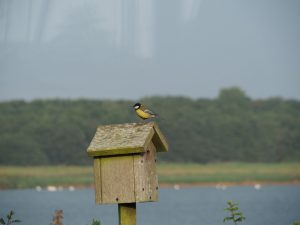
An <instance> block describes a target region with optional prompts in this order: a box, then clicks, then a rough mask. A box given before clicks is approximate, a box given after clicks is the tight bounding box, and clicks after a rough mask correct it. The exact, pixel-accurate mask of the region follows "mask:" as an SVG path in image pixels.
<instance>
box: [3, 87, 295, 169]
mask: <svg viewBox="0 0 300 225" xmlns="http://www.w3.org/2000/svg"><path fill="white" fill-rule="evenodd" d="M138 101H140V102H142V103H144V104H145V105H147V106H149V107H150V108H151V109H153V111H156V112H157V113H159V115H160V118H159V119H157V123H158V124H159V127H160V128H161V130H162V132H163V133H164V134H165V136H166V137H167V140H168V142H169V144H170V152H168V153H167V154H160V155H159V159H160V161H172V162H199V163H208V162H226V161H248V162H282V161H299V160H300V116H299V115H300V101H298V100H284V99H281V98H269V99H255V100H252V99H250V98H249V97H248V96H247V95H246V94H245V93H244V91H242V90H241V89H239V88H237V87H233V88H227V89H223V90H221V91H220V93H219V95H218V97H217V98H215V99H204V98H201V99H191V98H187V97H180V96H179V97H171V96H166V97H161V96H154V97H147V98H143V99H140V100H138ZM134 103H135V102H134V101H130V100H89V99H79V100H62V99H53V100H33V101H30V102H26V101H21V100H18V101H17V100H14V101H8V102H0V155H1V157H0V165H52V164H53V165H58V164H65V165H86V164H90V163H91V161H90V160H91V159H89V158H88V157H87V154H86V149H87V147H88V144H89V143H90V141H91V139H92V137H93V135H94V133H95V131H96V128H97V126H99V125H103V124H114V123H128V122H141V120H140V119H139V118H137V116H136V115H135V113H134V110H133V108H132V105H133V104H134Z"/></svg>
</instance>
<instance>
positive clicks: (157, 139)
mask: <svg viewBox="0 0 300 225" xmlns="http://www.w3.org/2000/svg"><path fill="white" fill-rule="evenodd" d="M150 141H152V142H153V144H154V145H155V147H156V151H157V152H166V151H168V143H167V141H166V139H165V137H164V135H163V134H162V133H161V131H160V130H159V128H158V125H157V124H156V123H155V122H149V123H125V124H114V125H104V126H99V127H98V128H97V131H96V134H95V136H94V138H93V140H92V142H91V143H90V145H89V147H88V149H87V153H88V155H89V156H93V157H97V156H112V155H124V154H133V153H142V152H144V151H146V150H147V147H148V145H149V144H150Z"/></svg>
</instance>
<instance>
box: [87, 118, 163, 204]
mask: <svg viewBox="0 0 300 225" xmlns="http://www.w3.org/2000/svg"><path fill="white" fill-rule="evenodd" d="M167 150H168V144H167V142H166V139H165V137H164V136H163V134H162V133H161V131H160V130H159V128H158V126H157V124H156V123H154V122H150V123H127V124H117V125H105V126H100V127H98V129H97V131H96V134H95V136H94V138H93V140H92V142H91V143H90V145H89V147H88V149H87V153H88V155H89V156H91V157H93V159H94V180H95V198H96V203H97V204H111V203H118V204H120V203H133V202H149V201H157V200H158V180H157V174H156V153H157V152H166V151H167Z"/></svg>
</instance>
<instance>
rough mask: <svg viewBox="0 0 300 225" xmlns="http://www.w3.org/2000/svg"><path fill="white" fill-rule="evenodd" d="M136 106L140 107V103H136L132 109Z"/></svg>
mask: <svg viewBox="0 0 300 225" xmlns="http://www.w3.org/2000/svg"><path fill="white" fill-rule="evenodd" d="M136 106H138V107H141V103H139V102H137V103H135V104H134V105H133V107H136Z"/></svg>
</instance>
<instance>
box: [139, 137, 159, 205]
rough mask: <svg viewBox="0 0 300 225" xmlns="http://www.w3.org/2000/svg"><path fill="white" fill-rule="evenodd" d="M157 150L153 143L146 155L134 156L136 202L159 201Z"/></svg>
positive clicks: (150, 144)
mask: <svg viewBox="0 0 300 225" xmlns="http://www.w3.org/2000/svg"><path fill="white" fill-rule="evenodd" d="M155 159H156V150H155V146H154V144H153V143H152V142H150V143H149V145H148V148H147V150H146V152H145V153H141V154H140V155H135V156H134V173H135V174H134V175H135V176H134V179H135V197H136V202H148V201H157V200H158V194H157V193H158V180H157V174H156V165H155V164H156V163H155Z"/></svg>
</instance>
